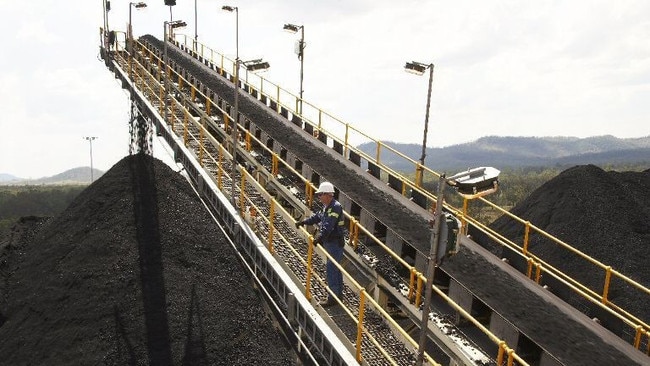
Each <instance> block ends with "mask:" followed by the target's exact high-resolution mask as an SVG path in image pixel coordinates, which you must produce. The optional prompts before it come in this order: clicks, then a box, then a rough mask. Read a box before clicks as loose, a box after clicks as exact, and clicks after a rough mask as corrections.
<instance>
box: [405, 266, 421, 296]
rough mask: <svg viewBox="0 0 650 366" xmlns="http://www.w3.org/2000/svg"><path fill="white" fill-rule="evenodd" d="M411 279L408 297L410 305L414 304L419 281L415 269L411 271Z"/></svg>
mask: <svg viewBox="0 0 650 366" xmlns="http://www.w3.org/2000/svg"><path fill="white" fill-rule="evenodd" d="M409 272H410V276H409V277H410V278H409V293H408V296H407V297H406V298H407V299H408V300H409V302H410V303H413V301H414V300H415V299H414V296H415V281H416V279H417V275H418V272H417V270H416V269H415V267H411V269H410V271H409Z"/></svg>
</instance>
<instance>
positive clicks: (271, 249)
mask: <svg viewBox="0 0 650 366" xmlns="http://www.w3.org/2000/svg"><path fill="white" fill-rule="evenodd" d="M270 206H271V207H270V208H269V211H270V212H269V238H268V240H269V252H270V253H271V254H275V249H274V248H273V229H274V227H275V225H274V224H273V219H274V217H275V198H273V199H271V204H270Z"/></svg>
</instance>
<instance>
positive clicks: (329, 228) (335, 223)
mask: <svg viewBox="0 0 650 366" xmlns="http://www.w3.org/2000/svg"><path fill="white" fill-rule="evenodd" d="M303 222H304V223H305V224H307V225H313V224H318V223H320V230H319V231H320V235H321V238H322V239H323V243H325V242H339V240H341V239H342V238H343V228H344V226H345V220H344V217H343V206H341V204H340V203H339V201H337V200H335V199H332V202H330V204H329V205H327V206H326V207H323V209H322V210H321V211H318V212H316V213H314V214H313V215H311V216H310V217H308V218H306V219H305V220H303Z"/></svg>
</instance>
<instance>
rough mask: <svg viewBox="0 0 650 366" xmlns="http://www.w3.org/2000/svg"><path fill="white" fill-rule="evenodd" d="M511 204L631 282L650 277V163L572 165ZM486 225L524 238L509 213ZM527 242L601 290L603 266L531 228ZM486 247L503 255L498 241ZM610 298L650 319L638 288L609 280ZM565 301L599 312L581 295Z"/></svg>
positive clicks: (519, 213) (520, 214)
mask: <svg viewBox="0 0 650 366" xmlns="http://www.w3.org/2000/svg"><path fill="white" fill-rule="evenodd" d="M511 212H512V213H513V214H515V215H517V216H518V217H520V218H522V219H524V220H528V221H530V222H531V223H532V224H533V225H535V226H537V227H539V228H540V229H542V230H544V231H546V232H548V233H550V234H551V235H553V236H555V237H557V238H559V239H560V240H562V241H564V242H565V243H567V244H569V245H571V246H573V247H574V248H576V249H578V250H579V251H581V252H583V253H585V254H587V255H588V256H591V257H592V258H594V259H596V260H598V261H600V262H601V263H603V264H605V265H609V266H612V268H613V269H614V270H616V271H618V272H621V273H623V274H624V275H626V276H628V277H630V278H632V279H633V280H635V281H636V282H638V283H640V284H642V285H644V286H646V287H647V286H649V285H650V266H648V258H650V170H646V171H644V172H615V171H609V172H606V171H604V170H602V169H600V168H598V167H596V166H594V165H584V166H576V167H573V168H570V169H568V170H565V171H564V172H562V173H561V174H559V175H558V176H557V177H555V178H554V179H551V180H550V181H548V182H547V183H545V184H544V185H542V186H541V187H540V188H538V189H537V190H535V191H534V192H532V193H531V194H530V196H529V197H528V198H527V199H526V200H524V201H523V202H521V203H520V204H519V205H517V206H516V207H515V208H513V209H512V210H511ZM491 226H492V228H493V229H495V230H496V231H498V232H499V233H501V234H502V235H504V236H505V237H508V238H510V239H511V240H513V241H515V242H517V243H522V242H523V237H524V231H523V229H524V227H523V225H521V224H517V223H514V222H513V220H512V219H509V218H507V217H501V218H500V219H498V220H496V221H495V222H494V223H493V224H492V225H491ZM529 247H530V250H531V252H533V253H535V254H536V255H538V256H539V257H541V258H542V259H544V260H545V261H547V262H548V263H550V264H551V265H553V266H554V267H556V268H558V269H560V270H561V271H563V272H564V273H567V274H569V275H571V276H572V277H574V278H576V279H578V280H579V281H580V282H582V283H583V284H585V285H586V286H587V287H589V288H590V289H592V290H593V291H595V292H596V293H602V291H603V285H604V281H605V271H604V270H603V269H600V268H599V267H596V266H595V265H593V264H590V263H589V262H587V261H585V260H584V259H581V258H579V257H578V256H576V255H573V254H571V253H570V252H568V251H567V250H565V249H561V248H559V247H558V245H557V244H554V243H553V242H551V241H550V240H549V239H548V238H546V237H543V236H541V235H538V234H535V235H531V237H530V246H529ZM491 249H492V251H493V252H496V254H498V255H500V256H505V257H507V256H508V253H502V252H501V250H500V248H496V247H493V248H491ZM551 287H552V286H551ZM551 290H553V289H551ZM608 298H609V299H610V300H611V301H613V302H614V303H616V304H618V305H619V306H622V307H623V308H624V309H626V310H627V311H629V312H631V313H632V314H635V315H636V316H637V317H639V318H640V319H641V320H643V321H645V322H650V307H649V306H648V296H641V291H639V290H636V289H632V288H630V287H629V286H625V285H623V284H622V283H621V281H612V285H611V288H610V292H609V295H608ZM568 302H569V303H572V305H574V306H576V307H577V308H578V309H580V310H583V311H584V312H586V313H587V314H588V315H592V316H596V315H598V314H597V312H596V310H595V308H596V307H595V306H594V305H593V304H587V303H585V302H584V300H581V299H580V298H577V297H574V298H568Z"/></svg>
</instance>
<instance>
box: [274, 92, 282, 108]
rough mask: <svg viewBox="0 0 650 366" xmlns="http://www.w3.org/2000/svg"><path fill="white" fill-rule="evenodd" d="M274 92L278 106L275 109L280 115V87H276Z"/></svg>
mask: <svg viewBox="0 0 650 366" xmlns="http://www.w3.org/2000/svg"><path fill="white" fill-rule="evenodd" d="M276 90H277V99H276V100H275V101H276V102H277V105H278V107H277V108H278V110H277V112H278V113H280V109H281V108H282V107H281V106H280V85H278V86H277V87H276Z"/></svg>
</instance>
